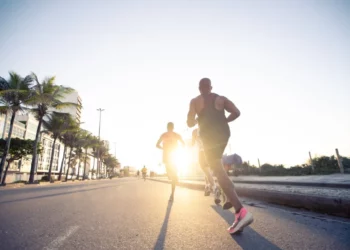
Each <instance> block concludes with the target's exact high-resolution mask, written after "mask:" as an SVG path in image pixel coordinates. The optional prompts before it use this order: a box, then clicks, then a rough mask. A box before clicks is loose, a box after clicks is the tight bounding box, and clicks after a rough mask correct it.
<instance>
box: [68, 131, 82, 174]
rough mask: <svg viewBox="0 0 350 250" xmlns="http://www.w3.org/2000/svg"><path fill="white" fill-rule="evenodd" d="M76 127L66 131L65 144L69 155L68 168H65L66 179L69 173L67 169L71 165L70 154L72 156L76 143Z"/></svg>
mask: <svg viewBox="0 0 350 250" xmlns="http://www.w3.org/2000/svg"><path fill="white" fill-rule="evenodd" d="M78 131H79V130H78V127H77V128H76V129H75V130H71V131H69V132H67V135H66V137H67V138H66V139H67V140H66V143H67V146H69V148H70V151H69V157H68V168H67V172H66V181H68V174H69V169H70V167H71V165H72V156H73V149H74V147H75V145H76V141H77V139H78Z"/></svg>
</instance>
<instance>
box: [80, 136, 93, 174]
mask: <svg viewBox="0 0 350 250" xmlns="http://www.w3.org/2000/svg"><path fill="white" fill-rule="evenodd" d="M83 140H84V143H83V148H84V149H85V156H84V173H83V180H85V179H86V178H85V176H86V161H87V160H88V149H89V148H92V147H94V146H95V144H96V141H95V140H94V137H93V136H92V134H91V133H87V134H86V136H85V138H84V139H83Z"/></svg>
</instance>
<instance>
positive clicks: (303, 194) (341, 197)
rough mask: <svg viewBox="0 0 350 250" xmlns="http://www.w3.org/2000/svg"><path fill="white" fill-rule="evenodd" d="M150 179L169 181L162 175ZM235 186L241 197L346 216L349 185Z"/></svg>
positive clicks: (193, 183)
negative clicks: (336, 186) (342, 186)
mask: <svg viewBox="0 0 350 250" xmlns="http://www.w3.org/2000/svg"><path fill="white" fill-rule="evenodd" d="M277 178H278V177H277ZM150 180H153V181H160V182H165V183H170V182H169V180H168V179H167V178H166V177H154V178H150ZM204 184H205V183H204V181H201V180H188V179H187V180H184V179H181V180H180V181H179V186H182V187H186V188H191V189H197V190H204ZM235 188H236V192H237V193H238V195H239V196H242V197H249V198H253V199H257V200H263V201H266V202H270V203H275V204H279V205H285V206H290V207H295V208H303V209H308V210H312V211H316V212H321V213H326V214H333V215H337V216H341V217H347V218H350V189H347V188H329V187H317V186H316V187H315V186H314V187H306V186H291V185H289V184H287V185H286V184H284V185H282V184H281V182H280V184H278V185H271V184H252V183H235Z"/></svg>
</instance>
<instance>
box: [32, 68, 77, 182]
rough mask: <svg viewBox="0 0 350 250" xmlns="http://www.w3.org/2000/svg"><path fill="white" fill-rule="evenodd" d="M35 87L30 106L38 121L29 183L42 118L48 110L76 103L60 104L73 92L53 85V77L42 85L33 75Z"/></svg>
mask: <svg viewBox="0 0 350 250" xmlns="http://www.w3.org/2000/svg"><path fill="white" fill-rule="evenodd" d="M34 79H35V82H36V85H34V87H33V88H32V97H31V100H30V104H31V105H32V106H34V107H35V108H33V109H32V111H33V112H34V114H35V116H36V118H37V119H38V121H39V124H38V128H37V131H36V137H35V143H34V154H33V158H32V165H31V169H30V177H29V183H33V182H34V171H35V163H36V158H37V153H36V151H37V150H36V148H37V145H38V141H39V133H40V130H41V125H42V123H43V120H44V117H45V116H46V115H48V114H49V113H50V111H49V109H50V108H53V109H57V110H59V109H62V108H65V107H70V106H77V104H76V103H70V102H62V101H61V100H62V99H63V98H64V97H65V96H66V95H67V94H69V93H71V92H72V91H73V89H72V88H69V87H64V86H62V85H56V84H55V77H49V78H46V79H45V80H44V81H43V82H42V83H40V82H39V80H38V77H37V76H36V75H35V74H34Z"/></svg>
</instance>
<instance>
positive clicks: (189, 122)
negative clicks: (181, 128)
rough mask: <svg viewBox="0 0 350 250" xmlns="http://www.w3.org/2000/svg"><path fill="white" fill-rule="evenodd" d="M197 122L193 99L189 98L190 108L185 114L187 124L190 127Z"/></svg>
mask: <svg viewBox="0 0 350 250" xmlns="http://www.w3.org/2000/svg"><path fill="white" fill-rule="evenodd" d="M196 124H197V121H196V109H195V106H194V99H192V100H191V102H190V110H189V111H188V114H187V126H188V127H190V128H192V127H194V126H195V125H196Z"/></svg>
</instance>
